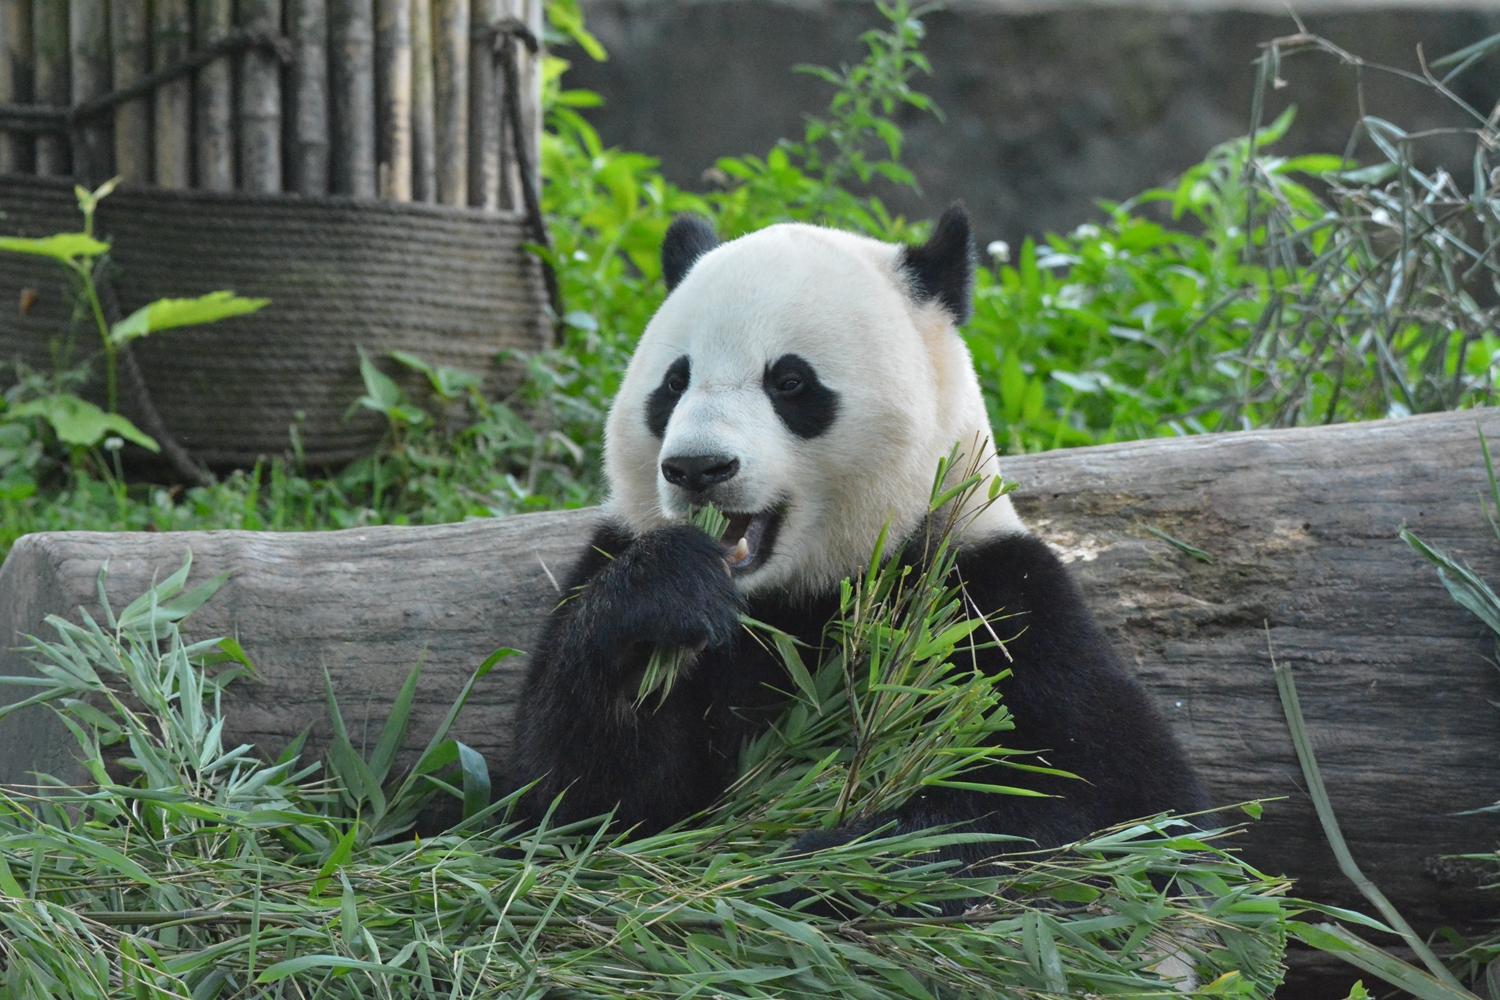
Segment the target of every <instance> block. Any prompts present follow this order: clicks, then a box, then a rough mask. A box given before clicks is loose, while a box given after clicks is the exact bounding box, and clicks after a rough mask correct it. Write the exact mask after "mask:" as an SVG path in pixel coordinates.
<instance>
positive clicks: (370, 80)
mask: <svg viewBox="0 0 1500 1000" xmlns="http://www.w3.org/2000/svg"><path fill="white" fill-rule="evenodd" d="M330 13H331V15H332V16H331V24H330V28H331V31H330V33H329V45H330V46H331V50H332V51H331V52H330V56H331V59H330V61H329V79H330V82H331V83H332V89H333V135H334V144H333V190H334V191H335V192H337V193H339V194H352V195H354V196H355V197H359V198H373V197H375V65H374V62H375V15H374V10H373V4H372V2H371V0H336V2H335V3H334V4H333V7H332V10H331V12H330Z"/></svg>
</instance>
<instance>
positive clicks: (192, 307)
mask: <svg viewBox="0 0 1500 1000" xmlns="http://www.w3.org/2000/svg"><path fill="white" fill-rule="evenodd" d="M118 183H119V180H118V178H116V179H115V180H111V181H106V182H105V183H104V184H102V185H100V186H99V187H98V188H97V189H96V190H93V191H88V190H85V189H84V188H82V187H75V188H74V189H73V190H74V194H75V195H76V197H77V199H78V209H79V211H80V212H81V213H82V214H83V232H80V233H58V234H56V235H53V236H46V237H42V238H40V239H27V238H23V237H0V252H5V253H16V254H24V255H28V256H33V257H45V258H47V259H49V260H52V261H55V262H56V263H57V264H58V265H59V266H61V267H62V268H63V269H64V270H65V271H66V272H68V274H69V275H70V276H71V277H72V278H73V280H74V281H75V283H76V285H77V289H78V296H79V298H80V299H81V300H82V301H83V302H84V304H86V305H87V307H88V312H89V316H90V318H91V320H92V321H93V323H94V325H95V327H96V329H97V331H98V334H99V340H100V345H101V347H102V348H103V351H104V366H105V373H104V376H105V398H106V399H107V401H108V406H109V410H108V412H107V413H105V412H102V411H100V410H99V408H98V407H97V406H95V405H94V404H92V403H90V402H88V401H86V400H84V399H81V398H79V397H78V396H76V395H74V394H72V393H54V394H53V395H51V396H48V397H47V398H46V399H41V400H35V401H33V402H30V403H26V404H23V405H21V406H16V407H11V408H10V409H9V411H8V412H7V413H6V414H5V418H6V419H7V421H9V420H22V419H26V418H28V417H40V418H44V419H45V420H46V421H47V422H48V423H49V424H50V425H51V426H52V428H53V430H54V431H56V433H57V437H58V440H59V441H61V442H62V443H63V444H65V445H70V446H73V447H76V448H92V447H94V446H96V445H98V444H99V443H101V442H102V441H103V440H104V439H105V436H106V435H108V434H116V435H119V437H120V438H122V439H124V440H126V441H129V442H131V443H132V444H137V445H140V446H141V447H143V448H146V449H147V450H149V451H158V450H159V447H158V445H157V443H156V441H155V440H154V439H153V438H151V437H150V435H148V434H146V433H145V432H144V431H142V430H140V429H139V428H138V427H136V426H135V425H134V424H133V423H131V422H130V421H129V420H127V419H126V418H125V417H123V416H121V415H120V413H119V405H118V404H119V392H118V388H117V385H118V380H119V375H118V367H119V351H120V348H121V347H123V346H125V345H126V344H128V343H130V342H131V341H133V340H139V339H140V338H142V337H146V336H149V335H150V334H153V333H158V332H160V331H163V330H171V329H176V328H178V327H183V326H203V325H206V324H209V323H215V322H218V321H219V320H222V319H228V318H230V317H233V316H243V315H245V314H247V313H252V312H255V311H256V310H258V309H260V308H261V307H263V306H265V305H266V304H267V302H268V301H269V300H267V299H244V298H240V297H239V296H237V295H234V294H233V293H231V292H210V293H209V294H207V295H202V296H199V297H197V298H193V299H159V300H158V301H156V302H151V303H148V304H147V305H144V306H142V307H141V308H140V309H137V310H136V311H135V312H133V313H131V314H130V315H129V316H127V317H126V318H125V319H123V320H120V321H119V322H117V323H114V324H110V323H109V322H108V321H107V320H106V318H105V316H104V307H103V305H102V304H101V303H100V300H99V289H98V284H97V282H98V268H99V264H100V261H101V260H102V259H103V258H104V256H105V254H107V253H108V252H109V244H108V243H105V242H103V241H101V240H99V239H96V238H95V237H94V213H95V211H97V209H98V207H99V202H100V201H102V200H103V199H104V198H105V197H107V196H108V195H109V194H110V192H112V191H113V190H114V189H115V186H116V185H117V184H118Z"/></svg>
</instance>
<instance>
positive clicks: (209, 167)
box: [115, 0, 234, 191]
mask: <svg viewBox="0 0 1500 1000" xmlns="http://www.w3.org/2000/svg"><path fill="white" fill-rule="evenodd" d="M115 2H116V3H118V2H119V0H115ZM193 21H194V23H193V31H194V37H195V38H196V40H197V46H198V48H203V47H204V46H206V45H208V44H209V43H211V42H214V41H216V40H218V39H220V38H223V37H224V36H225V35H227V34H229V30H230V29H231V28H232V27H234V10H233V4H232V2H231V0H194V3H193ZM193 144H194V149H195V150H196V151H197V163H198V186H199V187H200V188H204V189H206V190H209V191H233V190H234V78H233V72H232V67H231V66H230V63H229V60H228V59H218V60H215V61H214V62H211V63H209V64H208V65H207V66H205V67H203V68H202V69H200V70H199V71H198V75H197V78H196V79H195V80H194V81H193Z"/></svg>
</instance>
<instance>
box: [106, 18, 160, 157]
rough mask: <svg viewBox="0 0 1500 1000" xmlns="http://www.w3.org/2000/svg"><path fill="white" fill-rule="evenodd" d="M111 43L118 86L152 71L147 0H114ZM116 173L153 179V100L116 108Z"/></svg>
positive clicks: (115, 79) (127, 103) (144, 99)
mask: <svg viewBox="0 0 1500 1000" xmlns="http://www.w3.org/2000/svg"><path fill="white" fill-rule="evenodd" d="M109 46H110V50H111V60H112V62H113V64H114V65H113V69H114V85H115V86H116V87H128V86H129V85H130V84H132V83H135V82H136V81H137V80H139V79H140V78H141V77H143V76H145V75H146V74H147V73H148V72H150V70H151V10H150V5H149V4H148V2H147V0H110V5H109ZM115 173H117V174H119V175H120V178H121V179H122V180H123V181H125V182H126V183H127V184H149V183H150V182H151V99H150V98H149V97H138V98H136V99H135V100H133V101H126V102H125V103H124V104H121V105H120V106H119V107H117V108H115Z"/></svg>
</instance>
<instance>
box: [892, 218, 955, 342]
mask: <svg viewBox="0 0 1500 1000" xmlns="http://www.w3.org/2000/svg"><path fill="white" fill-rule="evenodd" d="M897 266H898V267H899V268H900V270H901V273H902V274H904V275H905V276H906V279H907V280H908V281H910V282H911V289H912V295H913V296H914V297H915V298H916V300H917V301H918V302H930V301H932V300H933V299H936V300H937V302H938V304H939V305H941V306H942V307H943V308H944V309H945V310H947V312H948V315H950V316H952V317H953V322H954V324H955V325H962V324H964V323H966V322H968V320H969V314H970V312H971V310H972V300H973V294H974V237H973V236H972V235H970V233H969V215H968V213H967V212H965V211H964V207H963V206H962V205H960V204H958V203H956V202H955V203H954V204H953V205H950V206H949V207H948V210H947V211H946V212H944V213H943V215H942V218H940V219H938V221H937V225H936V226H934V227H933V229H932V235H931V236H930V237H928V239H927V242H926V243H923V244H922V245H921V246H919V247H903V248H902V249H901V256H900V258H899V259H898V261H897Z"/></svg>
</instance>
